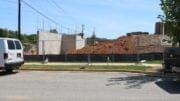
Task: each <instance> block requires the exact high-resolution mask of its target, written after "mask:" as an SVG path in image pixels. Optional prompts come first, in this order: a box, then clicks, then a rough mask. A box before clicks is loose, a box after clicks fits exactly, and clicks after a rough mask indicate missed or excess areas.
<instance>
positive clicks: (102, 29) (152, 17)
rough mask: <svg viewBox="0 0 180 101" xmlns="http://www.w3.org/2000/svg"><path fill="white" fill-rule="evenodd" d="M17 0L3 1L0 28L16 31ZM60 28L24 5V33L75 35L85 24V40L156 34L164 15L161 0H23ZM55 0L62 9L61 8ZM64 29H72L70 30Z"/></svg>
mask: <svg viewBox="0 0 180 101" xmlns="http://www.w3.org/2000/svg"><path fill="white" fill-rule="evenodd" d="M17 1H18V0H0V5H1V6H0V14H1V15H0V19H1V20H0V27H1V28H7V29H12V30H16V29H17ZM24 1H26V2H27V3H29V4H30V5H32V6H33V7H34V8H36V9H38V10H39V11H40V12H42V13H43V14H45V15H46V16H48V17H49V18H51V19H53V20H55V21H56V22H58V23H59V25H57V24H54V23H52V22H51V21H49V20H47V19H45V18H44V17H42V16H40V15H39V14H37V13H36V12H34V11H33V10H32V9H30V8H29V7H27V6H26V5H25V4H24V3H22V32H23V33H28V34H31V33H36V31H37V29H43V28H44V29H45V30H49V29H50V28H56V29H58V31H59V32H64V33H67V32H69V33H75V32H79V31H81V25H82V24H84V25H85V37H89V36H91V35H92V32H93V30H94V29H95V30H96V36H98V37H103V38H109V39H115V38H118V37H120V36H123V35H126V33H128V32H133V31H146V32H149V33H154V23H155V22H157V21H159V19H157V16H158V14H162V11H161V9H160V6H159V3H160V0H24ZM52 1H55V2H56V4H57V5H59V6H60V7H61V8H62V9H60V8H58V7H57V6H56V5H55V4H54V3H53V2H52ZM61 26H65V27H67V28H70V29H71V30H69V31H68V30H67V29H65V28H63V27H61Z"/></svg>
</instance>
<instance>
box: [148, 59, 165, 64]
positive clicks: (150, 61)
mask: <svg viewBox="0 0 180 101" xmlns="http://www.w3.org/2000/svg"><path fill="white" fill-rule="evenodd" d="M146 63H149V64H162V63H163V60H149V61H146Z"/></svg>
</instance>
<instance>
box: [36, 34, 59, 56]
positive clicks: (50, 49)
mask: <svg viewBox="0 0 180 101" xmlns="http://www.w3.org/2000/svg"><path fill="white" fill-rule="evenodd" d="M38 39H39V40H38V54H39V55H44V54H61V39H62V35H60V34H56V33H49V32H41V31H39V32H38Z"/></svg>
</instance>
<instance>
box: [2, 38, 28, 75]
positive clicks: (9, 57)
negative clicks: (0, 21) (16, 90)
mask: <svg viewBox="0 0 180 101" xmlns="http://www.w3.org/2000/svg"><path fill="white" fill-rule="evenodd" d="M22 64H24V56H23V47H22V44H21V42H20V41H19V40H18V39H13V38H0V69H3V70H6V71H8V72H12V70H13V69H19V67H20V66H21V65H22Z"/></svg>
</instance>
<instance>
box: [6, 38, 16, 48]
mask: <svg viewBox="0 0 180 101" xmlns="http://www.w3.org/2000/svg"><path fill="white" fill-rule="evenodd" d="M7 44H8V49H10V50H12V49H15V45H14V41H13V40H7Z"/></svg>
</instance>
